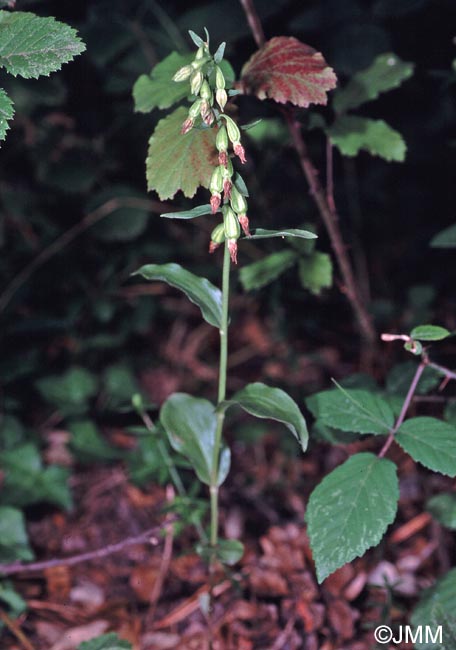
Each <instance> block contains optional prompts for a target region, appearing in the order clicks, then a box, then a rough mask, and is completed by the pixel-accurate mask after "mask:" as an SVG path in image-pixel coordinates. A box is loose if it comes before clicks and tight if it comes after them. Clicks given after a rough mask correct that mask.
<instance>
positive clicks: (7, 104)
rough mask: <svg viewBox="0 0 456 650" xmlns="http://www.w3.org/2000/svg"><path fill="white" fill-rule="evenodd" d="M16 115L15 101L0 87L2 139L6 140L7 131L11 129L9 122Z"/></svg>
mask: <svg viewBox="0 0 456 650" xmlns="http://www.w3.org/2000/svg"><path fill="white" fill-rule="evenodd" d="M13 117H14V107H13V102H12V101H11V99H10V98H9V96H8V95H7V94H6V92H5V91H4V90H3V88H0V140H4V139H5V137H6V132H7V131H8V129H9V124H8V122H9V121H10V120H12V119H13Z"/></svg>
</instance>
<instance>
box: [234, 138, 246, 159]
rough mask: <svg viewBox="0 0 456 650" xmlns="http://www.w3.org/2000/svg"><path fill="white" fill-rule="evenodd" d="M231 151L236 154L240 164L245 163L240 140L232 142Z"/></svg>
mask: <svg viewBox="0 0 456 650" xmlns="http://www.w3.org/2000/svg"><path fill="white" fill-rule="evenodd" d="M233 151H234V153H235V154H236V156H237V157H238V158H239V160H240V161H241V163H242V164H244V163H246V162H247V160H246V158H245V151H244V147H243V146H242V144H241V143H240V142H233Z"/></svg>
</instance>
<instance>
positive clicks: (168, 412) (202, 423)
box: [160, 393, 230, 485]
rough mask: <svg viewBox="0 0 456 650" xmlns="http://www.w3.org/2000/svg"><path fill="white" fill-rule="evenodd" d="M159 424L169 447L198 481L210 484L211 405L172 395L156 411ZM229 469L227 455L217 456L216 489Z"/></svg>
mask: <svg viewBox="0 0 456 650" xmlns="http://www.w3.org/2000/svg"><path fill="white" fill-rule="evenodd" d="M160 422H161V424H162V425H163V428H164V429H165V431H166V433H167V435H168V438H169V441H170V443H171V446H172V447H173V449H175V451H177V452H179V453H180V454H182V455H183V456H185V457H186V458H188V460H189V461H190V462H191V464H192V467H193V469H194V470H195V472H196V473H197V475H198V478H199V479H200V481H202V482H203V483H206V485H210V484H211V475H212V472H213V471H214V469H215V468H214V461H216V462H217V463H218V459H217V458H214V450H215V448H216V444H217V443H216V430H217V416H216V414H215V409H214V405H213V404H211V402H209V401H208V400H206V399H199V398H197V397H192V396H191V395H186V394H185V393H174V394H173V395H171V397H169V398H168V399H167V400H166V402H165V403H164V404H163V405H162V407H161V409H160ZM229 466H230V452H229V449H227V448H225V449H224V450H223V451H222V453H221V458H220V465H219V470H218V479H217V485H221V484H222V483H223V481H224V480H225V478H226V476H227V474H228V470H229Z"/></svg>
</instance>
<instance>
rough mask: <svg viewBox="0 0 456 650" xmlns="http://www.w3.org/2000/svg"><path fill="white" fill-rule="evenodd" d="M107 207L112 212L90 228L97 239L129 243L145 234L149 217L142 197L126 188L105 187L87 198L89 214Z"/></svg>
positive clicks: (145, 201) (143, 195) (143, 196)
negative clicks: (108, 206)
mask: <svg viewBox="0 0 456 650" xmlns="http://www.w3.org/2000/svg"><path fill="white" fill-rule="evenodd" d="M135 203H136V205H135ZM106 205H111V206H112V210H110V211H109V214H108V216H106V217H105V218H104V219H102V220H101V221H99V222H98V223H97V224H96V225H95V226H94V227H93V234H94V237H96V239H98V240H100V241H103V242H109V243H114V242H130V241H133V240H135V239H137V238H138V237H139V236H140V235H142V234H143V233H144V232H145V230H146V228H147V224H148V221H149V216H150V215H149V209H148V207H147V196H146V194H145V193H143V192H138V190H137V189H135V188H134V187H130V186H128V185H116V186H115V187H107V188H105V189H103V190H101V191H100V192H96V193H95V194H93V196H91V197H90V200H89V202H88V204H87V211H88V212H89V213H91V212H93V211H94V210H97V209H102V207H101V206H106Z"/></svg>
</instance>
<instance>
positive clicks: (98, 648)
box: [77, 632, 132, 650]
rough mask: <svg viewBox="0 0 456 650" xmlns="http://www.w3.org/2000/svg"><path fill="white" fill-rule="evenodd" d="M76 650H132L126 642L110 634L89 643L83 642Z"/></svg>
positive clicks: (112, 633)
mask: <svg viewBox="0 0 456 650" xmlns="http://www.w3.org/2000/svg"><path fill="white" fill-rule="evenodd" d="M77 650H132V646H131V643H129V642H128V641H124V640H123V639H119V637H118V636H117V634H114V632H111V633H110V634H103V635H102V636H99V637H97V638H96V639H92V640H91V641H84V643H81V644H80V645H79V646H78V647H77Z"/></svg>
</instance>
